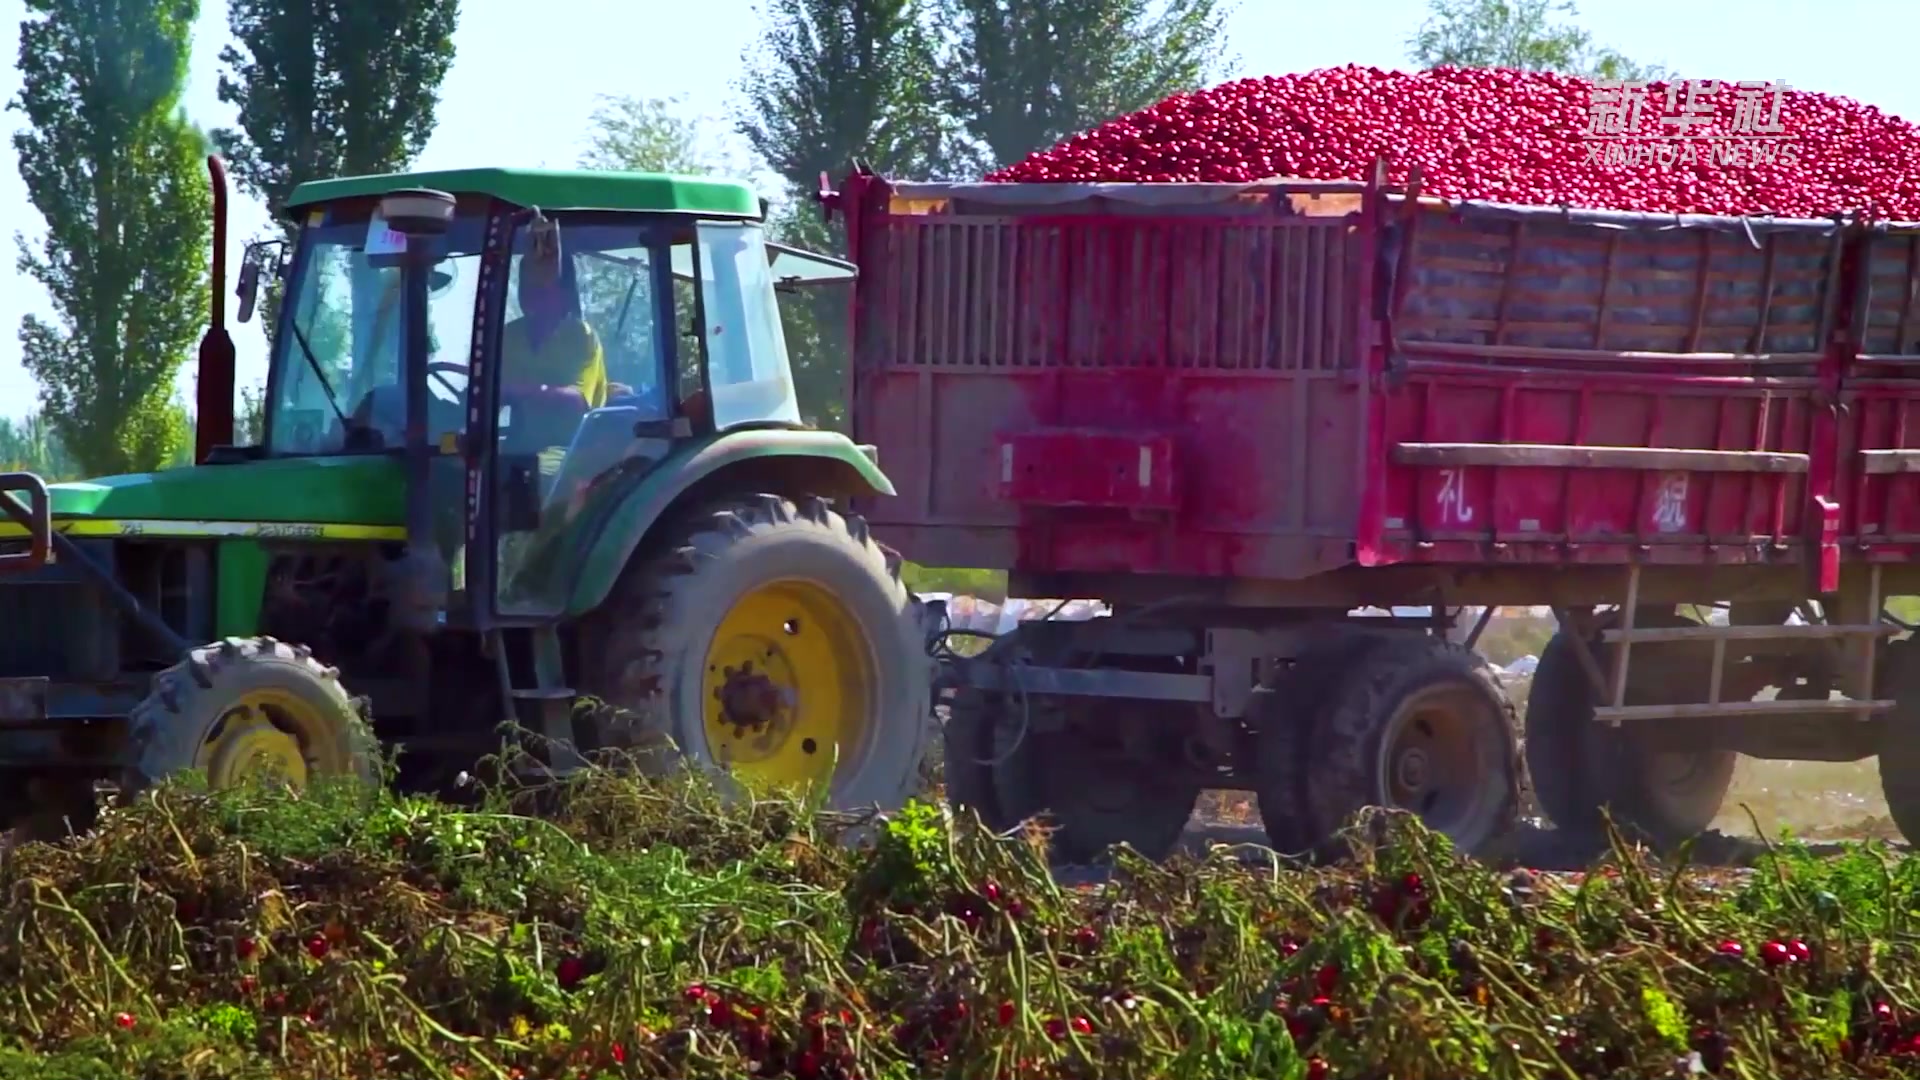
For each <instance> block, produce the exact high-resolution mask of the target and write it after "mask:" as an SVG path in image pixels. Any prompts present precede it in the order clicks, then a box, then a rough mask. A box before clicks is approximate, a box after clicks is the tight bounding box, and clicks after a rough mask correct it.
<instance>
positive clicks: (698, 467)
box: [567, 428, 894, 616]
mask: <svg viewBox="0 0 1920 1080" xmlns="http://www.w3.org/2000/svg"><path fill="white" fill-rule="evenodd" d="M761 492H766V493H770V494H776V495H787V496H799V495H821V496H825V497H828V498H847V497H854V498H858V497H863V496H876V495H886V496H891V495H893V494H894V489H893V483H892V482H891V481H889V480H888V479H887V477H886V474H885V473H882V472H881V471H880V467H879V466H878V465H877V464H875V463H874V461H873V459H872V458H870V457H868V455H867V453H866V452H865V451H864V450H863V449H862V448H861V447H859V446H857V445H855V444H854V442H853V441H852V440H851V439H848V438H847V437H846V436H845V435H841V434H838V433H837V432H831V431H795V430H791V429H784V428H782V429H767V428H761V429H750V430H745V431H740V430H736V431H729V432H722V433H720V434H717V435H709V436H705V437H702V438H699V439H695V440H692V441H690V442H688V443H686V444H685V445H683V446H680V447H677V448H675V449H674V451H673V452H672V453H670V454H668V455H667V456H666V457H665V458H662V459H661V460H660V462H659V463H658V464H657V465H655V466H654V467H653V468H652V469H650V470H648V471H647V472H646V473H645V475H643V476H641V477H640V478H639V480H638V481H637V482H635V483H634V484H633V486H632V487H630V488H628V489H627V490H626V491H624V492H623V493H621V494H620V495H618V496H617V497H616V501H615V503H614V505H613V506H612V507H611V508H610V509H609V510H608V511H607V512H606V514H605V515H604V516H603V517H601V519H600V520H601V524H600V527H599V529H598V531H597V533H596V534H594V535H593V536H592V537H591V538H590V539H589V540H588V542H587V544H586V545H585V549H584V552H583V555H584V557H583V559H582V560H581V564H580V570H579V573H578V574H577V575H576V576H575V577H574V583H573V590H572V592H571V594H570V597H569V600H568V604H567V614H568V615H569V616H578V615H584V614H586V613H587V612H589V611H592V610H594V609H595V608H597V607H599V606H600V605H601V604H602V603H604V602H606V599H607V597H608V595H610V594H611V593H612V592H613V586H614V583H615V582H616V581H618V580H619V578H620V574H621V571H623V570H625V569H626V566H627V560H628V559H630V558H632V557H633V553H634V551H636V550H637V549H639V547H640V545H641V544H643V543H644V542H645V541H646V539H647V536H648V535H649V534H650V533H651V532H652V530H653V528H654V527H655V526H656V525H657V524H659V523H660V522H661V521H662V520H665V519H667V518H669V517H671V516H672V515H673V514H674V512H675V511H676V510H678V509H680V508H682V507H686V506H691V505H696V504H698V503H702V502H707V501H711V500H713V499H716V498H724V497H726V496H728V495H741V494H757V493H761Z"/></svg>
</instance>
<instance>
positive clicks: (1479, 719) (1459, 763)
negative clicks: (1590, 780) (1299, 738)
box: [1304, 634, 1525, 857]
mask: <svg viewBox="0 0 1920 1080" xmlns="http://www.w3.org/2000/svg"><path fill="white" fill-rule="evenodd" d="M1515 727H1516V724H1515V723H1514V715H1513V702H1512V701H1510V700H1508V698H1507V694H1506V691H1505V690H1504V689H1503V688H1502V687H1501V686H1500V683H1499V681H1498V680H1497V679H1496V678H1495V676H1494V674H1493V669H1492V668H1491V667H1490V666H1488V664H1487V662H1486V661H1485V660H1484V659H1482V658H1481V657H1480V656H1479V655H1478V654H1477V653H1474V652H1473V651H1472V650H1469V649H1467V648H1465V647H1463V646H1460V645H1456V644H1453V643H1451V642H1448V641H1445V640H1442V639H1440V638H1437V637H1431V636H1427V635H1413V634H1408V635H1406V637H1405V638H1398V639H1396V638H1392V637H1390V638H1386V639H1385V640H1383V641H1382V643H1381V644H1380V645H1379V646H1378V647H1376V648H1373V649H1369V650H1367V651H1366V652H1364V653H1363V654H1362V655H1361V656H1360V658H1359V659H1358V660H1357V662H1356V663H1354V664H1352V665H1351V666H1350V667H1349V668H1348V669H1347V677H1346V678H1345V679H1343V680H1341V685H1340V687H1339V688H1338V690H1337V691H1336V692H1335V693H1334V694H1333V695H1332V696H1331V697H1330V698H1329V700H1328V701H1327V703H1326V705H1325V706H1324V707H1323V708H1322V709H1321V710H1320V712H1319V714H1318V715H1317V716H1316V717H1315V721H1314V724H1313V730H1312V735H1311V736H1310V737H1309V739H1308V741H1307V754H1306V756H1305V759H1304V763H1305V767H1306V785H1305V787H1306V795H1307V797H1306V809H1307V818H1308V822H1309V824H1310V825H1311V827H1312V829H1313V831H1314V839H1315V848H1316V850H1317V851H1318V852H1319V853H1320V854H1321V855H1322V856H1325V857H1335V856H1337V855H1338V854H1339V852H1338V850H1337V849H1338V840H1339V832H1340V830H1341V829H1342V828H1343V827H1344V826H1345V825H1346V823H1347V821H1348V819H1349V818H1350V817H1352V815H1353V814H1355V813H1357V812H1358V811H1360V810H1362V809H1364V808H1366V807H1369V806H1385V807H1392V808H1398V809H1403V810H1409V811H1412V812H1414V813H1417V814H1419V815H1420V816H1421V818H1422V819H1423V820H1424V821H1426V822H1427V824H1428V826H1429V827H1430V828H1432V829H1434V830H1435V831H1437V832H1441V833H1445V834H1446V835H1447V837H1448V838H1449V839H1450V840H1452V841H1453V843H1454V845H1455V846H1456V847H1457V848H1458V849H1460V850H1461V851H1464V852H1466V853H1468V854H1475V853H1478V852H1482V851H1485V850H1487V849H1488V848H1489V847H1490V846H1491V845H1492V844H1493V843H1494V842H1495V841H1496V840H1498V839H1500V838H1501V837H1503V836H1505V835H1506V834H1508V833H1509V832H1510V831H1511V830H1512V829H1513V828H1514V826H1515V825H1517V824H1518V821H1519V807H1520V801H1521V794H1522V790H1523V787H1524V784H1525V780H1524V773H1523V771H1522V768H1521V764H1520V751H1519V746H1518V744H1517V740H1516V739H1515V737H1514V731H1515ZM1434 756H1444V757H1445V758H1446V759H1449V760H1443V761H1442V762H1440V763H1438V766H1437V767H1436V766H1435V765H1434V764H1430V759H1431V758H1433V757H1434ZM1449 768H1451V769H1453V770H1455V771H1454V772H1452V773H1449V772H1448V771H1447V770H1448V769H1449ZM1430 773H1431V774H1433V775H1435V776H1439V777H1441V778H1443V779H1445V778H1447V777H1449V776H1451V777H1452V779H1453V782H1452V783H1450V784H1448V785H1447V788H1450V789H1451V790H1446V789H1443V788H1442V787H1441V786H1440V785H1438V784H1429V783H1428V780H1427V778H1428V776H1429V774H1430ZM1409 803H1411V805H1409Z"/></svg>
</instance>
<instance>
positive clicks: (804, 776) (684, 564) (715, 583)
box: [582, 495, 933, 809]
mask: <svg viewBox="0 0 1920 1080" xmlns="http://www.w3.org/2000/svg"><path fill="white" fill-rule="evenodd" d="M582 645H583V652H584V657H583V665H582V667H583V670H584V672H585V675H586V678H585V680H583V681H584V683H585V685H584V686H583V688H582V689H583V690H584V692H586V693H587V694H589V695H591V696H594V697H597V698H599V699H600V700H601V701H602V702H603V703H604V704H605V705H606V706H608V707H607V708H604V709H602V710H600V712H599V714H598V715H597V716H596V718H595V720H594V736H595V741H596V742H597V743H598V744H599V746H600V747H601V748H602V749H613V750H623V751H647V752H651V756H652V761H651V762H650V765H651V766H652V767H655V768H659V767H662V766H666V765H669V764H676V763H685V764H688V765H691V766H693V767H695V768H699V769H703V770H709V771H712V772H714V773H715V774H723V775H727V776H730V777H732V778H734V779H737V780H741V781H744V782H745V783H746V785H747V786H749V787H752V786H756V785H763V786H775V787H784V788H790V789H810V788H815V787H816V786H817V785H820V784H822V783H824V784H826V785H827V801H828V804H829V805H830V806H834V807H841V808H858V807H868V806H873V805H878V806H880V807H881V808H883V809H893V808H895V807H898V806H899V805H901V804H902V803H904V802H905V801H906V800H907V799H908V798H909V797H910V796H912V795H913V794H914V793H915V791H916V789H917V787H918V780H919V775H920V762H921V758H922V757H923V756H924V755H925V752H926V746H927V736H928V733H929V730H930V726H931V725H930V718H929V716H928V709H929V706H930V702H931V687H932V674H933V668H932V660H931V659H930V658H929V657H928V655H927V652H926V647H925V643H924V641H923V639H922V633H921V629H920V625H919V621H918V618H917V616H916V613H915V611H914V607H913V603H912V598H911V597H910V596H909V594H908V593H907V590H906V588H905V586H903V585H902V584H901V582H900V573H899V565H898V563H897V561H896V560H893V559H889V558H888V557H887V555H886V554H885V552H883V551H882V550H881V548H880V546H879V545H878V544H876V543H874V541H873V538H872V537H871V536H870V535H869V534H868V532H867V527H866V523H865V522H864V521H863V520H861V519H860V518H858V517H853V516H850V515H841V514H839V513H836V512H835V511H834V510H833V509H832V508H831V507H829V506H828V505H827V502H826V500H825V499H821V498H816V497H808V498H803V499H799V500H797V501H796V500H790V499H786V498H782V497H780V496H777V495H762V496H759V497H757V498H743V499H741V500H739V501H737V502H733V503H730V504H727V505H724V506H722V507H720V508H719V509H716V510H713V511H711V512H709V513H707V514H705V515H702V516H700V517H699V518H698V519H697V520H694V521H692V522H690V523H687V524H684V525H682V526H681V528H680V529H679V531H678V532H677V533H676V534H675V535H673V536H672V537H671V538H670V539H669V541H668V545H667V546H666V547H665V548H664V549H663V553H662V554H659V555H657V556H656V557H654V558H652V559H649V560H647V561H645V562H641V563H636V564H635V565H633V566H631V567H629V568H628V570H627V573H626V574H625V575H623V576H622V579H621V582H620V584H619V586H618V587H617V588H616V590H615V592H614V595H613V596H612V597H610V598H609V600H608V601H607V603H606V604H604V605H603V606H602V607H601V609H600V610H599V611H597V612H595V613H594V614H593V615H592V616H591V617H590V618H589V619H588V621H587V622H586V624H585V625H583V626H582ZM669 744H670V745H669Z"/></svg>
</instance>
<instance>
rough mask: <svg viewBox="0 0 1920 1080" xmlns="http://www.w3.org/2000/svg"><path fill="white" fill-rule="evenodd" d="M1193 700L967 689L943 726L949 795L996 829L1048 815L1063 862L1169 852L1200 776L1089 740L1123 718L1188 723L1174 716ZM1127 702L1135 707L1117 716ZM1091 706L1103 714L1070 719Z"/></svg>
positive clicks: (1052, 655)
mask: <svg viewBox="0 0 1920 1080" xmlns="http://www.w3.org/2000/svg"><path fill="white" fill-rule="evenodd" d="M1014 632H1015V633H1016V634H1018V633H1020V631H1018V630H1016V631H1014ZM1035 636H1036V638H1037V635H1035ZM1009 644H1016V643H1009ZM1066 651H1070V649H1069V650H1066ZM1062 653H1063V650H1062V649H1061V648H1060V647H1053V648H1048V647H1045V646H1042V647H1039V648H1036V649H1035V655H1034V656H1033V657H1032V660H1033V662H1034V663H1036V664H1042V665H1050V664H1060V663H1070V662H1071V661H1072V657H1071V656H1067V655H1063V654H1062ZM1192 708H1194V706H1192V705H1189V704H1186V703H1176V702H1158V701H1136V700H1131V699H1103V698H1076V697H1066V696H1059V695H1046V694H1021V693H1019V692H1015V691H999V690H981V689H978V688H976V687H961V688H960V689H959V690H957V691H955V693H954V698H953V702H952V706H951V709H950V711H949V713H948V719H947V728H946V733H945V746H944V750H945V755H946V761H945V765H946V769H947V801H948V803H949V804H950V805H952V806H953V807H954V809H955V810H956V811H962V810H972V811H973V812H974V813H976V814H978V815H979V816H980V820H981V823H982V824H984V825H985V826H987V828H989V829H991V830H993V831H995V832H1006V831H1008V830H1011V829H1013V828H1014V827H1016V826H1018V825H1020V824H1021V823H1022V822H1024V821H1027V820H1029V819H1031V818H1034V817H1042V818H1044V819H1045V821H1046V822H1047V824H1048V826H1049V828H1050V829H1051V830H1052V835H1051V838H1050V839H1051V849H1050V853H1051V857H1052V859H1053V861H1054V862H1055V863H1056V864H1059V865H1066V866H1074V865H1084V864H1087V863H1093V862H1097V861H1099V860H1100V859H1102V858H1103V857H1104V856H1105V855H1106V854H1107V852H1108V851H1109V849H1111V848H1112V847H1114V846H1115V845H1118V844H1126V845H1128V846H1130V847H1132V848H1133V849H1134V850H1135V851H1137V852H1139V853H1140V854H1141V855H1143V856H1145V857H1146V858H1149V859H1154V860H1160V859H1164V858H1166V857H1167V856H1169V855H1171V854H1173V852H1174V850H1175V849H1176V848H1178V847H1179V845H1180V839H1181V837H1182V836H1183V835H1184V834H1185V832H1186V829H1187V825H1188V823H1189V822H1190V821H1191V819H1192V817H1193V807H1194V804H1195V803H1196V802H1197V801H1198V800H1199V798H1200V791H1201V785H1200V783H1199V782H1198V780H1197V779H1196V778H1195V776H1194V775H1193V774H1192V772H1191V771H1190V770H1185V769H1178V768H1174V769H1169V768H1164V767H1159V766H1158V765H1157V764H1156V763H1149V762H1142V761H1139V760H1137V758H1135V757H1133V756H1132V755H1130V754H1128V753H1127V752H1126V751H1125V749H1124V748H1122V747H1117V746H1109V745H1106V744H1098V745H1089V744H1087V743H1086V742H1084V739H1085V737H1086V733H1087V732H1100V731H1108V730H1113V729H1114V728H1115V727H1116V721H1117V720H1118V721H1119V722H1124V721H1127V720H1130V721H1133V722H1135V723H1138V724H1142V725H1145V726H1146V728H1147V730H1149V731H1156V732H1160V733H1165V734H1172V733H1177V732H1181V731H1185V730H1187V729H1188V727H1189V725H1188V724H1187V723H1186V718H1185V717H1183V716H1179V715H1174V714H1175V713H1176V712H1178V711H1180V710H1190V709H1192ZM1123 710H1127V711H1132V712H1134V713H1135V715H1133V716H1130V717H1125V718H1120V717H1119V713H1120V712H1121V711H1123ZM1089 711H1094V712H1097V713H1098V714H1099V718H1098V719H1097V720H1095V721H1088V722H1083V723H1079V724H1075V723H1074V721H1075V719H1076V718H1080V717H1085V716H1086V715H1087V713H1088V712H1089ZM1142 712H1144V713H1145V714H1146V715H1140V714H1141V713H1142Z"/></svg>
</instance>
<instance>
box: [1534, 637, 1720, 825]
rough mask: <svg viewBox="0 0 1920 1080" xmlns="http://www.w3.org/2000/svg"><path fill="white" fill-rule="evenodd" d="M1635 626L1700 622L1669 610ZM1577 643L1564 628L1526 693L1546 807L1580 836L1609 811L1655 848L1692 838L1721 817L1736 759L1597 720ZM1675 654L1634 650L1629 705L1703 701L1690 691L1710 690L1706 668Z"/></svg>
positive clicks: (1537, 783) (1538, 789) (1537, 780)
mask: <svg viewBox="0 0 1920 1080" xmlns="http://www.w3.org/2000/svg"><path fill="white" fill-rule="evenodd" d="M1634 624H1635V625H1636V626H1641V627H1649V628H1651V627H1662V626H1678V627H1685V626H1691V625H1694V623H1693V621H1692V620H1689V619H1685V618H1683V617H1682V616H1680V615H1679V614H1678V613H1676V612H1674V611H1672V610H1671V609H1668V610H1657V609H1643V610H1640V611H1637V612H1636V613H1635V615H1634ZM1577 647H1578V644H1577V643H1576V642H1575V641H1574V639H1573V638H1572V637H1570V636H1569V634H1568V632H1567V630H1566V629H1565V628H1564V627H1563V628H1562V629H1560V630H1559V631H1557V632H1556V633H1555V634H1554V635H1553V639H1552V640H1551V641H1549V642H1547V647H1546V648H1545V649H1543V650H1541V653H1540V666H1539V667H1538V668H1536V669H1534V673H1533V690H1532V692H1531V693H1530V694H1528V696H1527V719H1526V740H1527V764H1528V766H1529V772H1530V773H1531V774H1532V778H1533V786H1534V791H1535V793H1536V798H1537V799H1538V801H1539V803H1540V807H1541V809H1543V810H1545V811H1546V812H1547V816H1548V817H1549V818H1550V819H1552V821H1553V823H1554V824H1555V825H1557V826H1559V827H1560V828H1562V829H1565V830H1567V831H1569V832H1572V833H1576V834H1589V835H1590V834H1592V833H1595V832H1597V831H1599V829H1600V827H1601V822H1602V817H1601V809H1602V808H1603V807H1605V808H1606V809H1607V810H1608V812H1609V813H1611V814H1612V816H1613V819H1614V821H1615V822H1616V823H1617V824H1618V825H1620V826H1621V827H1622V828H1624V829H1626V830H1628V831H1629V832H1636V833H1639V834H1641V835H1642V836H1643V837H1644V838H1646V839H1647V840H1649V841H1650V842H1652V843H1653V844H1654V845H1655V846H1656V847H1663V848H1671V847H1673V846H1676V845H1678V844H1680V843H1682V842H1684V841H1686V840H1688V839H1690V838H1692V837H1693V836H1694V835H1696V834H1697V833H1699V832H1701V831H1702V830H1704V829H1705V828H1707V826H1708V825H1710V824H1712V822H1713V819H1714V817H1715V816H1716V815H1717V814H1719V812H1720V804H1721V802H1722V801H1723V800H1724V799H1725V798H1726V794H1727V786H1728V785H1729V784H1730V783H1731V782H1732V780H1733V768H1734V765H1735V763H1736V762H1737V760H1738V755H1736V754H1735V753H1734V752H1733V751H1731V750H1720V749H1713V748H1708V749H1700V750H1690V749H1689V750H1682V749H1669V748H1664V747H1659V746H1656V745H1654V744H1653V743H1652V742H1651V741H1650V740H1649V738H1648V737H1647V735H1646V732H1645V729H1643V728H1639V727H1636V726H1634V725H1631V724H1628V725H1623V726H1621V727H1608V726H1605V725H1603V724H1600V723H1599V722H1598V721H1596V720H1595V719H1594V718H1593V710H1594V690H1593V682H1592V680H1591V679H1590V678H1588V676H1587V673H1586V671H1585V669H1584V668H1583V666H1582V665H1581V663H1580V659H1579V656H1578V654H1577V653H1576V652H1575V649H1576V648H1577ZM1660 650H1666V651H1667V655H1665V656H1662V655H1661V652H1660ZM1673 650H1675V646H1673V645H1638V646H1636V647H1635V648H1634V650H1633V652H1632V653H1631V654H1629V660H1630V664H1629V667H1628V669H1627V700H1628V702H1629V704H1674V703H1681V702H1686V701H1697V700H1699V699H1700V696H1701V695H1700V694H1699V693H1698V692H1697V691H1690V690H1689V689H1688V687H1689V686H1690V685H1697V686H1699V687H1704V685H1705V682H1706V670H1705V669H1706V666H1707V665H1706V664H1705V663H1694V662H1692V661H1691V659H1690V656H1691V654H1687V653H1676V652H1674V651H1673ZM1597 651H1598V650H1596V652H1597Z"/></svg>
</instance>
